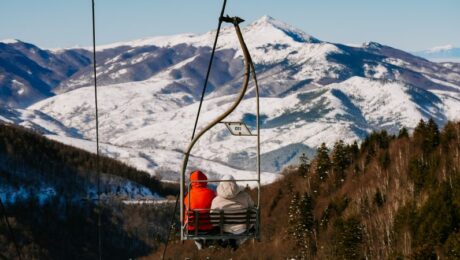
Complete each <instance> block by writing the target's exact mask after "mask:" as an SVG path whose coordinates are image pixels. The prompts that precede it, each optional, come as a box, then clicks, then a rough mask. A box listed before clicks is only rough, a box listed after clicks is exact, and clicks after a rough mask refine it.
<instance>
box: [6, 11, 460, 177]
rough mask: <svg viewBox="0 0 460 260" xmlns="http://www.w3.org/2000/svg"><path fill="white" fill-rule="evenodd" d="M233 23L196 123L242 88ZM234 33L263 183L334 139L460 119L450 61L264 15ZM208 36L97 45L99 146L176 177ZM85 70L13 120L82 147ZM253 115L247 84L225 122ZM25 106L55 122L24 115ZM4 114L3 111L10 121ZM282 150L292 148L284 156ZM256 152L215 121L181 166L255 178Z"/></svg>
mask: <svg viewBox="0 0 460 260" xmlns="http://www.w3.org/2000/svg"><path fill="white" fill-rule="evenodd" d="M280 28H281V29H280ZM232 30H233V29H232V28H230V27H226V28H224V29H223V30H222V35H220V37H219V44H218V49H217V52H216V56H215V60H214V65H213V68H212V71H211V77H210V81H209V85H208V91H207V93H206V97H205V102H204V104H203V110H202V113H203V114H202V115H201V120H200V122H199V128H200V127H202V125H203V124H205V122H207V121H209V120H211V119H212V118H214V117H215V116H216V115H217V114H219V113H220V112H222V111H223V109H225V107H226V106H228V105H229V103H230V102H231V100H232V98H233V97H234V95H235V94H236V93H237V92H238V89H239V87H240V84H241V80H242V73H243V70H242V68H243V60H242V59H241V51H240V50H239V47H238V42H237V39H236V37H235V34H234V32H233V31H232ZM242 31H243V36H244V37H245V40H246V42H247V45H248V48H249V49H250V52H251V55H252V59H253V61H254V62H255V67H256V71H257V73H258V77H259V83H260V85H261V97H262V99H261V108H262V110H261V112H262V118H263V122H262V131H261V137H262V153H263V154H262V156H263V158H270V161H268V160H266V161H264V162H263V163H262V169H263V171H264V175H263V176H264V179H263V181H264V183H269V182H272V181H274V180H275V179H276V174H274V173H275V172H278V171H279V170H281V169H282V168H283V167H285V166H287V165H289V163H292V162H293V161H295V160H296V158H298V156H299V155H300V154H301V153H302V152H307V154H309V155H312V153H313V152H314V150H315V148H316V147H318V146H319V145H321V143H323V142H325V143H326V144H327V145H329V146H331V145H333V143H334V142H335V141H336V140H338V139H344V140H345V141H347V142H353V141H355V140H358V141H359V140H362V139H363V138H364V137H365V136H366V135H368V134H369V133H371V132H372V131H374V130H382V129H384V130H387V131H389V132H390V133H394V132H395V131H397V130H398V129H399V128H401V127H406V128H408V129H409V130H410V129H413V128H414V127H415V125H416V123H417V122H418V120H420V119H422V118H423V119H429V118H434V120H435V121H436V122H437V123H438V124H439V125H441V126H442V125H444V124H445V123H446V122H447V121H449V120H459V115H460V68H457V67H456V66H455V64H438V63H434V62H430V61H428V60H426V59H424V58H421V57H417V56H414V55H413V54H410V53H408V52H404V51H401V50H398V49H395V48H392V47H390V46H385V45H381V44H379V43H375V42H368V43H366V44H364V45H363V46H361V47H352V46H347V45H343V44H335V43H329V42H324V41H320V40H318V39H316V38H314V37H313V36H310V35H308V34H306V33H303V32H299V30H298V29H295V28H293V27H290V26H289V25H287V24H285V23H283V22H279V21H277V20H275V19H274V18H271V17H262V18H261V19H259V20H257V21H255V22H253V23H250V24H249V25H247V26H246V27H244V28H242ZM286 31H287V33H286ZM213 33H215V32H208V33H204V34H201V35H195V36H190V35H188V36H183V35H178V36H169V38H168V39H166V38H161V37H160V38H156V39H160V40H162V41H163V43H162V44H158V45H139V44H140V43H134V44H133V46H130V45H129V44H124V45H122V46H121V45H113V46H112V47H111V48H106V47H102V48H99V49H100V51H98V53H97V54H98V69H97V73H98V85H99V86H100V87H99V90H98V92H99V95H100V96H99V101H100V111H99V112H100V118H101V125H100V131H101V141H102V142H103V143H105V144H104V145H103V146H102V147H103V149H104V152H105V153H107V154H108V155H110V156H112V157H113V158H118V159H120V160H122V161H123V162H126V163H128V164H130V165H135V166H136V167H138V168H140V169H142V170H145V171H148V172H149V173H151V174H153V175H157V176H159V177H161V178H162V179H163V180H176V179H177V169H178V168H179V167H178V165H180V163H181V158H182V156H183V155H182V152H181V151H183V149H184V147H186V144H187V143H188V141H189V140H188V137H187V136H189V135H190V132H191V128H192V127H191V126H193V122H192V119H193V118H195V113H196V111H197V107H198V103H197V101H198V100H199V98H200V95H201V88H202V84H203V81H204V76H205V75H204V73H205V71H206V68H207V64H208V61H209V55H210V51H211V43H212V40H213V38H214V35H213ZM299 35H300V36H299ZM299 37H300V38H299ZM302 37H303V38H302ZM299 39H300V40H299ZM301 39H303V40H301ZM147 42H148V41H144V42H143V43H142V44H145V43H147ZM172 43H174V44H172ZM136 44H137V45H136ZM91 73H92V70H91V68H90V67H88V66H87V67H84V68H82V69H80V70H79V71H77V72H76V73H74V74H72V75H71V76H70V77H68V78H67V79H64V80H63V81H61V83H60V84H59V86H57V87H55V89H54V90H55V92H56V95H55V96H53V97H51V98H48V99H44V100H42V101H40V102H37V103H35V104H33V105H31V106H29V107H28V108H27V109H26V110H24V111H23V112H20V113H18V114H17V115H16V117H15V121H14V122H16V123H17V124H22V125H32V126H33V125H35V126H37V127H38V126H39V127H41V128H44V129H52V130H49V131H47V132H45V133H46V135H47V136H49V137H50V138H52V139H55V140H60V141H62V142H64V143H67V144H73V145H76V146H81V147H85V148H86V149H88V150H91V149H92V148H91V149H90V148H89V147H92V146H91V145H90V143H91V140H94V134H95V133H94V124H93V120H94V104H93V98H94V97H93V95H94V93H93V88H92V87H91V82H92V74H91ZM254 110H255V101H254V85H253V84H252V83H250V85H249V88H248V96H247V97H246V98H245V99H244V100H243V102H242V103H241V105H240V107H239V108H238V109H237V110H236V111H235V113H234V114H232V115H231V116H230V117H229V118H228V120H230V119H231V120H234V121H245V120H246V121H248V120H249V121H250V119H251V118H253V117H254V114H253V113H251V111H254ZM33 111H40V113H43V114H44V115H46V116H48V117H50V118H53V119H55V120H56V121H57V122H60V123H61V124H62V125H63V126H64V128H63V127H57V126H55V124H54V123H52V122H50V121H49V120H48V121H46V120H43V119H42V118H41V117H40V116H35V117H32V116H30V114H35V112H33ZM5 114H6V112H5V113H2V112H1V111H0V116H2V115H3V117H4V119H8V116H6V115H5ZM26 114H27V115H26ZM68 129H72V130H73V131H74V132H70V131H68ZM82 137H83V139H85V141H84V142H83V141H82V140H80V139H81V138H82ZM236 147H239V148H238V149H236ZM288 147H291V148H289V149H292V150H293V151H295V152H294V154H293V155H292V156H291V155H290V153H289V152H287V149H288ZM254 156H255V143H252V141H248V140H246V139H241V138H240V139H238V138H231V136H230V135H229V134H228V133H226V132H225V129H224V128H223V127H218V128H216V129H215V130H214V131H211V132H210V133H209V135H207V136H206V137H204V139H203V140H202V141H201V142H200V144H199V145H198V146H197V147H196V149H195V150H194V151H193V159H194V160H192V162H191V166H190V167H191V168H190V169H192V168H193V167H207V168H209V172H210V176H213V177H218V176H220V175H223V174H225V172H233V174H234V175H235V176H239V177H248V176H253V174H254V172H253V170H254V164H253V163H246V162H243V161H242V159H246V158H249V159H253V158H254ZM230 162H231V163H230ZM231 165H233V166H231Z"/></svg>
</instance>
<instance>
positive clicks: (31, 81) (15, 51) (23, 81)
mask: <svg viewBox="0 0 460 260" xmlns="http://www.w3.org/2000/svg"><path fill="white" fill-rule="evenodd" d="M90 55H91V53H90V52H88V51H87V50H83V49H75V50H62V51H59V52H56V53H55V52H52V51H49V50H42V49H40V48H39V47H37V46H35V45H32V44H30V43H25V42H22V41H19V40H3V41H0V105H1V106H5V105H7V106H14V107H26V106H28V105H30V104H33V103H35V102H37V101H39V100H42V99H44V98H47V97H50V96H53V95H54V88H55V87H57V86H58V85H59V84H60V83H61V81H63V80H65V79H67V78H69V77H70V76H72V75H73V74H74V73H75V72H77V71H79V70H80V69H81V68H83V67H85V66H88V65H89V64H90V63H91V60H90V57H91V56H90Z"/></svg>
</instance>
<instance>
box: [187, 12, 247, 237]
mask: <svg viewBox="0 0 460 260" xmlns="http://www.w3.org/2000/svg"><path fill="white" fill-rule="evenodd" d="M221 19H222V20H223V21H227V20H231V23H233V25H234V28H235V31H236V34H237V37H238V41H239V43H240V46H241V49H242V52H243V56H244V64H245V68H244V70H245V74H244V79H243V84H242V87H241V91H240V93H239V95H238V96H237V98H236V99H235V101H234V102H233V104H232V106H231V107H230V108H229V109H227V110H226V111H225V112H224V113H223V114H221V115H220V116H218V117H217V118H215V119H214V120H213V121H212V122H210V123H209V124H208V125H207V126H206V127H205V128H203V129H202V130H201V131H200V132H199V133H197V134H196V136H194V138H193V139H192V141H191V142H190V144H189V146H188V148H187V150H186V152H185V156H184V161H183V164H182V172H181V176H180V177H181V186H180V190H181V192H180V196H181V202H182V200H183V198H184V196H185V194H184V191H185V172H186V170H187V163H188V160H189V156H190V152H191V150H192V148H193V146H194V145H195V143H196V142H197V141H198V140H199V139H200V138H201V136H202V135H203V134H204V133H206V132H207V131H208V130H209V129H211V128H212V127H213V126H215V125H216V124H218V123H219V122H220V121H222V120H224V119H225V118H226V117H227V116H228V115H229V114H230V113H232V112H233V111H234V110H235V109H236V107H237V106H238V104H239V103H240V102H241V100H242V99H243V97H244V95H245V94H246V90H247V88H248V84H249V76H250V71H251V67H250V62H251V57H250V55H249V50H248V48H247V46H246V44H245V42H244V39H243V35H242V33H241V29H240V27H239V23H241V21H242V19H241V18H230V19H229V18H228V17H224V18H221ZM181 204H183V203H181ZM180 207H181V221H182V220H183V219H184V205H180ZM181 228H183V226H182V227H181ZM182 234H183V230H181V239H183V236H182Z"/></svg>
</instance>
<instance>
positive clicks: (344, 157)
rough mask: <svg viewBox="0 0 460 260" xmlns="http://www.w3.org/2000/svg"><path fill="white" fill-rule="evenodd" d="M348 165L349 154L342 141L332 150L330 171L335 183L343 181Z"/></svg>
mask: <svg viewBox="0 0 460 260" xmlns="http://www.w3.org/2000/svg"><path fill="white" fill-rule="evenodd" d="M349 164H350V159H349V154H348V153H347V149H346V147H345V144H344V143H343V141H342V140H340V141H338V142H336V143H335V145H334V149H333V150H332V170H333V172H334V173H335V178H336V183H337V184H340V183H342V182H344V181H345V169H346V168H347V167H348V165H349Z"/></svg>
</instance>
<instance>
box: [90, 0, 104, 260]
mask: <svg viewBox="0 0 460 260" xmlns="http://www.w3.org/2000/svg"><path fill="white" fill-rule="evenodd" d="M94 1H95V0H92V5H91V6H92V8H91V10H92V18H93V77H94V105H95V110H96V111H95V112H96V114H95V118H96V175H97V243H98V250H97V251H98V256H99V260H101V259H102V233H101V171H100V168H99V159H100V158H99V157H100V155H99V113H98V112H99V111H98V106H97V75H96V15H95V10H94V9H95V8H94Z"/></svg>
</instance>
